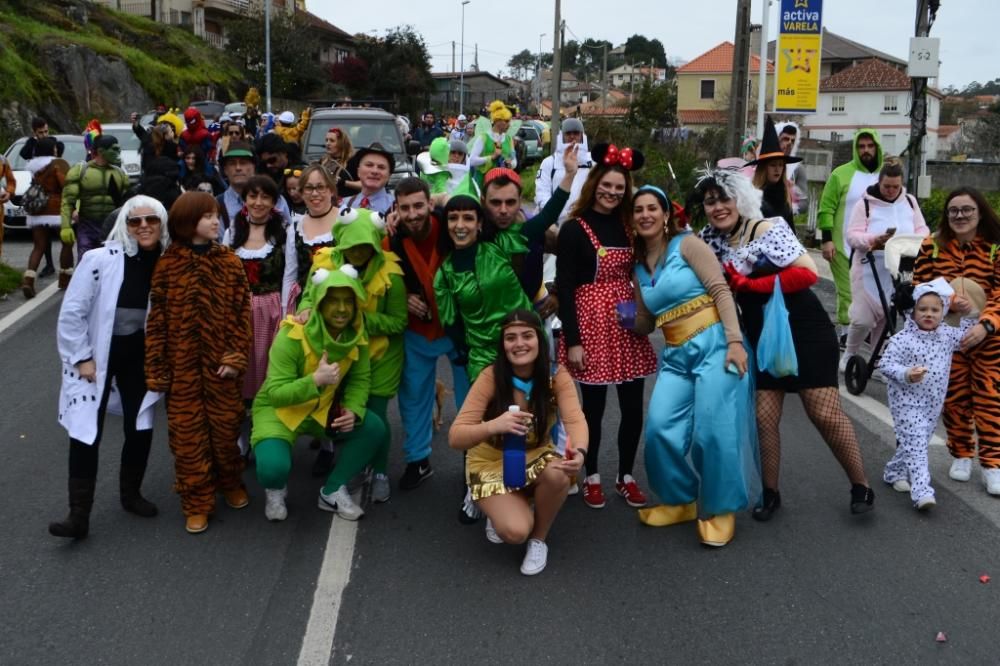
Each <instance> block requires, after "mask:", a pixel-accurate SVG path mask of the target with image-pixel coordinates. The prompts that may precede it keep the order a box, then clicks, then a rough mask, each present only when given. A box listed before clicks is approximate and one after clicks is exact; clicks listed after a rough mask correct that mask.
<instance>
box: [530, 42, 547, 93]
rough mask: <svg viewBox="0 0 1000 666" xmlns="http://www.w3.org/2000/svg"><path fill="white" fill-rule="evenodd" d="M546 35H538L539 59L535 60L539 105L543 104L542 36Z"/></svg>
mask: <svg viewBox="0 0 1000 666" xmlns="http://www.w3.org/2000/svg"><path fill="white" fill-rule="evenodd" d="M544 36H545V33H544V32H543V33H542V34H540V35H538V59H537V60H535V83H537V84H538V97H537V99H535V103H536V104H538V105H539V106H541V104H542V37H544ZM532 97H534V95H532Z"/></svg>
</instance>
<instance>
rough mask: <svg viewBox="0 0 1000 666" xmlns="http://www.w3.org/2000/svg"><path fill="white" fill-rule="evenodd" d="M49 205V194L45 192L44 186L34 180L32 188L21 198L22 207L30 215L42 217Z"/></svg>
mask: <svg viewBox="0 0 1000 666" xmlns="http://www.w3.org/2000/svg"><path fill="white" fill-rule="evenodd" d="M48 205H49V193H48V192H46V191H45V188H44V187H42V184H41V183H39V182H38V181H37V180H35V179H34V178H32V180H31V186H30V187H28V191H27V192H25V193H24V196H23V197H22V198H21V207H22V208H24V212H26V213H27V214H28V215H40V214H42V213H43V212H44V211H45V209H46V208H48Z"/></svg>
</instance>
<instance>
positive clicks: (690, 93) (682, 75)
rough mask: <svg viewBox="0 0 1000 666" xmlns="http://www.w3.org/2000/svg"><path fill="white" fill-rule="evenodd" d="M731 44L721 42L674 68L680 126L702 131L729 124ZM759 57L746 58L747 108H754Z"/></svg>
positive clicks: (770, 97) (770, 100)
mask: <svg viewBox="0 0 1000 666" xmlns="http://www.w3.org/2000/svg"><path fill="white" fill-rule="evenodd" d="M734 51H735V47H734V46H733V43H732V42H722V43H721V44H719V45H718V46H716V47H714V48H712V49H710V50H708V51H706V52H705V53H702V54H701V55H700V56H698V57H697V58H695V59H694V60H692V61H690V62H689V63H687V64H685V65H683V66H681V67H678V68H677V120H678V122H679V123H680V125H681V126H682V127H685V128H688V129H692V130H702V129H705V128H707V127H724V126H725V125H726V124H727V122H728V121H729V92H730V87H731V86H732V82H733V53H734ZM759 71H760V57H759V56H757V55H755V54H752V55H751V56H750V90H751V93H750V94H751V100H752V101H751V104H750V108H754V109H755V108H756V105H757V89H758V87H757V81H758V78H759V75H758V72H759ZM765 76H766V77H767V81H766V82H765V83H766V88H767V104H768V106H773V104H774V80H773V77H774V63H773V62H771V61H770V60H769V61H768V62H767V74H766V75H765Z"/></svg>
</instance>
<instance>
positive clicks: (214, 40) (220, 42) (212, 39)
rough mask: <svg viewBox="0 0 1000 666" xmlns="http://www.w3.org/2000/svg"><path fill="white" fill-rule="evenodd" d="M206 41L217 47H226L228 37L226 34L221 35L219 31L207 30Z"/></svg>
mask: <svg viewBox="0 0 1000 666" xmlns="http://www.w3.org/2000/svg"><path fill="white" fill-rule="evenodd" d="M203 37H204V38H205V41H206V42H208V43H209V44H211V45H212V46H214V47H215V48H217V49H224V48H226V38H225V36H224V35H220V34H219V33H217V32H207V31H206V32H205V34H204V35H203Z"/></svg>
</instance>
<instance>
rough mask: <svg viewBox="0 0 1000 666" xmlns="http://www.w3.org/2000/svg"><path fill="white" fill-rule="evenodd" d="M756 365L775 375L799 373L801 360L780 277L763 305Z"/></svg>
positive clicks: (775, 281)
mask: <svg viewBox="0 0 1000 666" xmlns="http://www.w3.org/2000/svg"><path fill="white" fill-rule="evenodd" d="M757 367H758V368H760V369H761V370H762V371H764V372H767V373H768V374H770V375H771V376H772V377H789V376H795V375H798V374H799V359H798V357H797V356H796V355H795V342H794V341H793V340H792V327H791V325H790V324H789V323H788V308H786V307H785V296H784V294H782V292H781V278H780V277H778V276H775V278H774V293H773V294H771V299H770V300H769V301H768V302H767V305H765V306H764V326H763V328H761V331H760V340H758V342H757Z"/></svg>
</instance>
